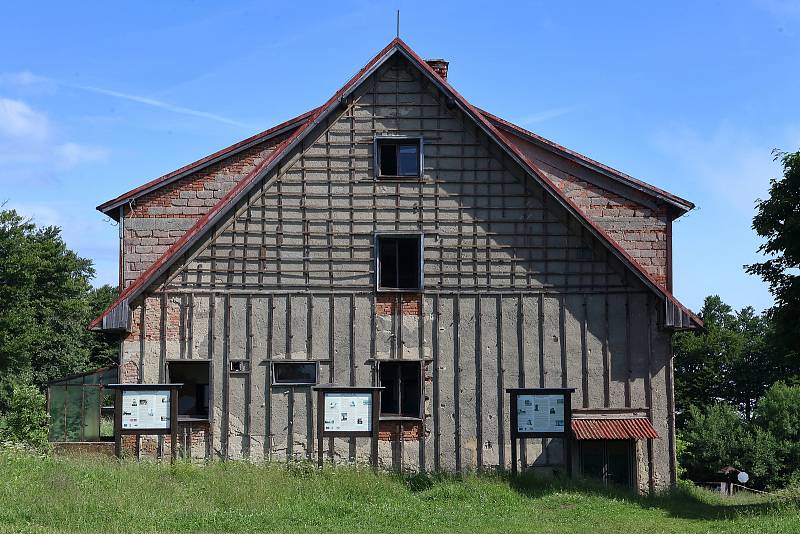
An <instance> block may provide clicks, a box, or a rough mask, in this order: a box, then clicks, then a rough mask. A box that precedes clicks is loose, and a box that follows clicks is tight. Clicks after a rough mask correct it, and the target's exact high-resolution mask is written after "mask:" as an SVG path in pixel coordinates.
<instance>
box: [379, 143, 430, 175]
mask: <svg viewBox="0 0 800 534" xmlns="http://www.w3.org/2000/svg"><path fill="white" fill-rule="evenodd" d="M375 158H376V162H375V168H376V170H377V173H376V174H377V176H378V177H380V178H387V177H388V178H393V177H394V178H397V177H403V178H418V177H419V176H420V175H421V172H420V170H421V169H422V139H421V138H419V137H378V138H376V139H375Z"/></svg>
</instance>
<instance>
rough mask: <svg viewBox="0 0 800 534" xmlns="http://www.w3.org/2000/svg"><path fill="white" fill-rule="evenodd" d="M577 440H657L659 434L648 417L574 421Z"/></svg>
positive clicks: (574, 432)
mask: <svg viewBox="0 0 800 534" xmlns="http://www.w3.org/2000/svg"><path fill="white" fill-rule="evenodd" d="M572 433H573V434H574V435H575V439H656V438H658V432H656V429H655V428H654V427H653V424H652V423H651V422H650V420H649V419H647V418H646V417H630V418H617V419H611V418H602V419H600V418H597V419H573V420H572Z"/></svg>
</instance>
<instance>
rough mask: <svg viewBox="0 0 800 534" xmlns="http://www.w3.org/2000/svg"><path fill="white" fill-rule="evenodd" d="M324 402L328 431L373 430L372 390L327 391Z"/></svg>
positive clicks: (325, 426)
mask: <svg viewBox="0 0 800 534" xmlns="http://www.w3.org/2000/svg"><path fill="white" fill-rule="evenodd" d="M324 403H325V406H324V412H323V413H324V418H325V423H324V429H325V431H326V432H371V431H372V392H370V391H367V392H342V391H326V392H325V393H324Z"/></svg>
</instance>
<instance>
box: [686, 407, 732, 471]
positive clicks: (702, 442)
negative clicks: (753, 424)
mask: <svg viewBox="0 0 800 534" xmlns="http://www.w3.org/2000/svg"><path fill="white" fill-rule="evenodd" d="M687 415H688V417H687V420H686V425H685V426H686V428H685V430H684V431H683V432H682V433H681V439H682V440H683V441H684V446H683V450H682V451H681V455H680V457H679V460H680V462H681V465H682V466H683V467H684V468H685V470H686V476H687V478H689V479H690V480H694V481H698V482H701V481H705V480H709V479H710V478H712V477H714V476H715V475H716V474H717V472H718V471H719V470H720V469H722V468H723V467H726V466H729V465H732V466H734V467H739V466H741V465H742V460H743V459H744V458H745V457H746V450H745V443H746V441H747V438H748V433H747V430H746V429H745V426H744V423H743V421H742V418H741V416H740V415H739V413H738V412H737V411H736V409H735V408H733V407H732V406H730V405H727V404H723V403H718V404H712V405H709V406H707V407H705V408H699V407H697V406H692V407H691V408H689V410H688V414H687Z"/></svg>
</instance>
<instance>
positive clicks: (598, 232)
mask: <svg viewBox="0 0 800 534" xmlns="http://www.w3.org/2000/svg"><path fill="white" fill-rule="evenodd" d="M398 44H399V45H400V46H401V51H402V52H403V53H404V55H406V57H408V58H409V59H410V60H412V61H414V62H415V63H417V65H418V67H419V68H420V69H422V70H423V72H426V73H427V74H428V76H429V78H430V79H431V81H432V82H434V83H435V84H437V85H438V86H439V87H440V89H442V90H443V91H444V92H445V93H450V94H451V95H452V96H453V98H454V99H455V101H456V102H457V103H458V105H459V106H460V107H461V108H462V110H463V111H465V112H467V114H469V115H472V117H473V118H474V120H475V121H476V122H477V123H478V124H479V125H482V126H483V127H484V128H485V129H486V133H487V134H489V135H490V137H492V138H493V139H494V140H495V141H496V142H497V143H498V144H499V145H500V146H501V147H503V148H505V149H506V151H507V152H508V154H509V155H510V156H511V157H512V159H514V160H515V161H517V163H518V164H519V165H520V166H522V168H523V169H525V168H527V169H528V170H529V171H530V173H531V174H532V175H533V176H535V177H536V178H538V180H539V181H540V182H541V183H542V185H543V186H544V187H545V188H546V189H548V190H549V191H550V193H551V194H552V195H553V196H555V198H556V199H558V200H559V202H560V203H561V204H562V205H563V206H564V207H565V208H566V209H567V211H569V212H571V213H572V214H573V216H575V217H576V218H577V219H578V220H580V221H582V222H583V224H584V225H585V226H586V228H587V229H588V230H589V231H590V232H591V233H592V234H594V235H595V237H597V238H598V239H600V241H601V242H603V243H605V245H606V246H607V247H608V248H609V250H610V251H611V252H612V253H613V254H614V255H615V256H617V257H618V259H620V260H621V261H622V262H623V263H625V264H627V265H628V266H630V267H631V268H632V269H633V271H634V272H635V273H636V274H637V276H638V277H639V279H640V280H641V281H642V282H643V283H644V284H645V285H646V286H648V287H649V288H650V289H651V290H653V291H654V292H655V293H657V294H660V295H661V296H663V297H664V299H665V300H666V301H667V302H670V303H672V304H673V305H674V306H675V307H676V308H678V309H680V310H681V311H682V312H685V313H686V314H687V315H688V318H689V319H690V321H691V322H693V323H694V324H695V325H696V326H698V327H700V328H702V327H703V322H702V321H701V320H700V319H699V318H698V317H697V316H696V315H695V314H694V313H692V312H691V311H690V310H689V309H688V308H686V307H685V306H683V304H681V303H680V302H679V301H678V299H676V298H675V296H674V295H673V294H672V293H671V292H669V291H668V290H667V289H666V288H664V287H663V286H661V285H660V284H659V283H658V282H656V281H655V280H654V279H653V277H652V276H651V275H650V273H648V272H647V271H646V270H645V269H644V268H643V267H642V266H641V265H640V264H639V262H637V261H636V260H635V259H634V258H633V257H632V256H631V255H630V254H628V252H627V251H626V250H625V249H623V248H622V247H621V246H620V245H619V244H618V243H617V242H616V241H614V240H613V239H612V238H611V237H610V236H609V235H608V234H607V233H606V232H605V230H603V229H602V228H600V227H599V226H598V225H597V224H595V223H594V221H592V220H591V219H590V218H589V217H588V216H587V215H586V214H585V213H584V212H583V211H582V210H581V209H580V208H579V207H578V206H577V204H575V203H574V202H573V201H572V200H571V199H570V198H569V197H567V196H566V195H565V194H564V192H563V191H561V189H559V188H558V187H557V186H556V185H555V184H554V183H553V182H552V181H551V180H550V179H549V178H548V177H547V175H545V174H544V172H542V170H541V169H539V167H538V166H537V165H536V164H535V163H533V162H532V161H531V160H530V159H529V158H528V157H527V156H525V154H523V153H522V151H521V150H520V149H519V148H517V147H516V146H514V145H513V144H511V143H509V142H508V141H506V139H505V138H504V137H503V136H502V135H501V134H500V132H499V131H498V130H497V128H496V127H495V126H494V125H493V124H492V123H491V122H490V121H489V120H488V119H487V118H486V117H485V116H483V115H482V114H481V112H480V110H478V108H476V107H474V106H473V105H472V104H470V103H469V101H467V99H465V98H464V97H463V96H461V94H459V92H458V91H456V90H455V89H454V88H453V87H452V86H451V85H450V84H449V83H448V82H447V80H444V79H443V78H441V77H440V76H439V75H438V74H436V72H435V71H434V70H433V69H432V68H431V67H430V66H429V65H428V64H427V63H426V62H425V61H424V60H423V59H422V58H421V57H419V56H418V55H417V54H416V52H414V51H413V50H411V48H409V47H408V45H406V44H405V43H404V42H403V41H402V40H398Z"/></svg>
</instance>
